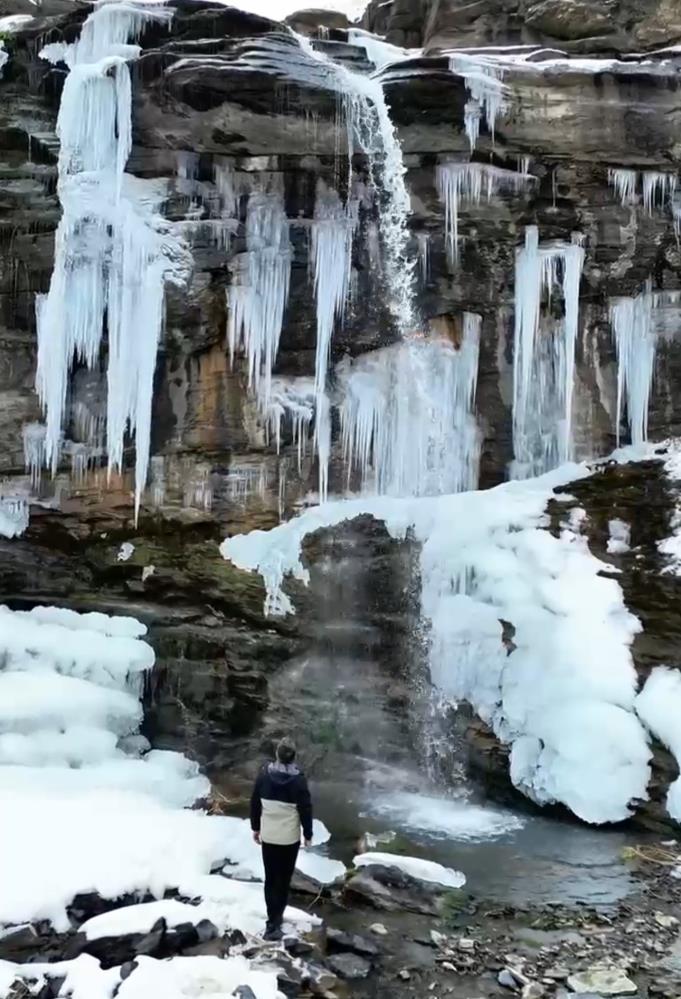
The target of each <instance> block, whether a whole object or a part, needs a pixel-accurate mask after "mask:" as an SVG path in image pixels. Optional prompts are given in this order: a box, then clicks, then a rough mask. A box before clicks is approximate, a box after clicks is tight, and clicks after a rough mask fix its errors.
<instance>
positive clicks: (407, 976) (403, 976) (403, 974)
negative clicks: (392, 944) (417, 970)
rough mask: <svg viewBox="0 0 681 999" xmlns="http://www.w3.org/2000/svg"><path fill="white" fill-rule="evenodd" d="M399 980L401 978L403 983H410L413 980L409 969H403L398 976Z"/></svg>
mask: <svg viewBox="0 0 681 999" xmlns="http://www.w3.org/2000/svg"><path fill="white" fill-rule="evenodd" d="M397 977H398V978H401V979H402V981H403V982H408V981H409V979H410V978H411V972H410V971H409V970H408V969H407V968H402V970H401V971H399V972H398V974H397Z"/></svg>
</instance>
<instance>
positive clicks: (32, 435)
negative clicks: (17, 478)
mask: <svg viewBox="0 0 681 999" xmlns="http://www.w3.org/2000/svg"><path fill="white" fill-rule="evenodd" d="M46 433H47V430H46V427H45V425H44V424H42V423H27V424H26V425H25V426H24V429H23V438H24V465H25V467H26V471H27V472H28V473H29V475H30V477H31V486H32V487H33V488H34V489H37V488H38V486H39V485H40V472H41V469H42V466H43V464H44V462H45V435H46Z"/></svg>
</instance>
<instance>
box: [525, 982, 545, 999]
mask: <svg viewBox="0 0 681 999" xmlns="http://www.w3.org/2000/svg"><path fill="white" fill-rule="evenodd" d="M544 991H545V990H544V989H543V988H542V986H541V985H540V984H539V982H528V984H527V985H523V990H522V992H521V996H522V999H542V996H543V995H544Z"/></svg>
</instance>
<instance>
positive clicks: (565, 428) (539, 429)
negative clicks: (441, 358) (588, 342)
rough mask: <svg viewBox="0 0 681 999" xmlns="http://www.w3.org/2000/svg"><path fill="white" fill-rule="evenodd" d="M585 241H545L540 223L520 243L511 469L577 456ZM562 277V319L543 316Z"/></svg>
mask: <svg viewBox="0 0 681 999" xmlns="http://www.w3.org/2000/svg"><path fill="white" fill-rule="evenodd" d="M583 265H584V248H583V246H582V245H581V242H580V239H579V237H578V236H575V237H573V242H572V243H551V244H548V245H540V244H539V232H538V230H537V227H536V226H528V227H527V229H526V230H525V244H524V246H522V247H519V248H518V250H517V251H516V270H515V336H514V353H513V450H514V456H515V461H514V467H513V474H514V475H515V476H516V477H523V476H529V475H538V474H541V473H542V472H545V471H548V470H549V469H551V468H555V467H556V466H558V465H560V464H561V463H562V462H565V461H567V460H568V459H569V458H570V457H571V446H572V396H573V383H574V374H575V346H576V342H577V332H578V328H579V286H580V281H581V276H582V267H583ZM559 277H560V283H561V287H562V293H563V301H564V318H563V319H562V320H558V321H555V320H551V321H546V320H545V321H542V319H541V307H542V296H544V295H545V296H546V297H547V298H548V300H549V301H550V300H551V297H552V295H553V293H554V289H555V287H556V286H557V284H558V281H559Z"/></svg>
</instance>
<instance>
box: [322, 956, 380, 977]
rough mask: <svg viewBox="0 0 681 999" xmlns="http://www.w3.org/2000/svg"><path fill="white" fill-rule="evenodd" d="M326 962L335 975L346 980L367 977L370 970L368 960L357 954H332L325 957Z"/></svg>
mask: <svg viewBox="0 0 681 999" xmlns="http://www.w3.org/2000/svg"><path fill="white" fill-rule="evenodd" d="M326 964H327V966H328V967H329V968H330V969H331V971H333V973H334V974H335V975H337V976H338V977H339V978H344V979H346V980H347V981H355V980H356V979H360V978H367V977H368V976H369V973H370V971H371V964H370V963H369V961H367V960H366V958H364V957H360V956H359V954H332V955H331V956H330V957H327V959H326Z"/></svg>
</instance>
